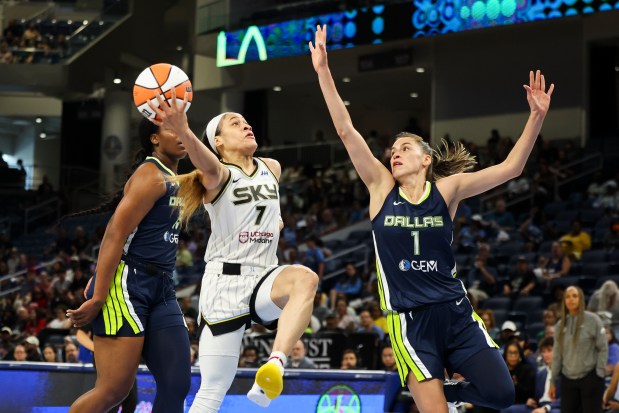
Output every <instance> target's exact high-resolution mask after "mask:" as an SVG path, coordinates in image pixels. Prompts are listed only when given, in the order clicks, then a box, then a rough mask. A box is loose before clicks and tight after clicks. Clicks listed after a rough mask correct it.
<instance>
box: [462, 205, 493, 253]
mask: <svg viewBox="0 0 619 413" xmlns="http://www.w3.org/2000/svg"><path fill="white" fill-rule="evenodd" d="M483 224H484V221H483V218H482V217H481V215H479V214H475V215H473V216H472V217H471V221H470V222H469V223H468V224H465V225H463V226H462V228H461V229H460V233H459V234H457V235H456V239H457V243H458V252H460V253H471V252H473V251H475V249H476V248H477V244H478V243H480V242H486V237H487V233H486V230H485V229H484V228H483Z"/></svg>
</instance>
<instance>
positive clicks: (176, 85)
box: [133, 63, 193, 119]
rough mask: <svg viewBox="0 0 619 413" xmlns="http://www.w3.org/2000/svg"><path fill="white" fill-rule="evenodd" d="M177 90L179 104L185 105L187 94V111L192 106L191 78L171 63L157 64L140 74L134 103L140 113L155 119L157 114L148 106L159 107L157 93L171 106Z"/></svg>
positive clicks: (135, 87) (134, 86)
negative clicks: (184, 99)
mask: <svg viewBox="0 0 619 413" xmlns="http://www.w3.org/2000/svg"><path fill="white" fill-rule="evenodd" d="M173 89H174V90H176V98H177V104H178V105H181V104H182V103H183V98H184V97H185V93H188V94H189V95H188V96H187V106H185V111H187V109H189V106H191V99H192V97H193V92H192V89H191V82H190V81H189V77H188V76H187V75H186V74H185V72H183V71H182V70H181V69H180V68H178V67H177V66H174V65H171V64H169V63H157V64H154V65H152V66H149V67H147V68H146V69H144V70H143V71H142V73H140V75H139V76H138V78H137V79H136V80H135V84H134V85H133V103H135V106H136V107H137V108H138V110H139V111H140V113H141V114H142V115H144V116H146V117H147V118H151V119H152V118H154V117H155V113H154V112H153V110H152V109H151V108H150V107H149V106H148V102H149V101H150V102H151V103H152V105H153V106H155V107H159V102H158V101H157V97H156V96H155V92H159V93H160V94H161V96H162V97H163V98H164V99H165V101H166V102H167V103H168V105H169V104H170V101H171V98H172V90H173Z"/></svg>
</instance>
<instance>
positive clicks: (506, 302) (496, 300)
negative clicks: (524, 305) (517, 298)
mask: <svg viewBox="0 0 619 413" xmlns="http://www.w3.org/2000/svg"><path fill="white" fill-rule="evenodd" d="M482 307H483V308H489V309H490V310H497V309H502V310H506V311H507V310H510V309H511V307H512V299H511V298H510V297H490V298H488V299H487V300H484V302H483V306H482Z"/></svg>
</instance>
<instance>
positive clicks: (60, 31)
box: [0, 19, 82, 63]
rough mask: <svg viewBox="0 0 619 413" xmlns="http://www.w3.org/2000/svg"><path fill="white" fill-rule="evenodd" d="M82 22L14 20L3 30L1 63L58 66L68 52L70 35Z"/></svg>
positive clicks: (0, 40)
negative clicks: (53, 64) (56, 64)
mask: <svg viewBox="0 0 619 413" xmlns="http://www.w3.org/2000/svg"><path fill="white" fill-rule="evenodd" d="M81 25H82V22H79V23H78V22H72V21H60V22H57V21H56V20H45V21H29V22H26V21H23V20H19V19H15V20H12V21H10V22H9V24H8V25H7V26H6V27H5V28H4V30H3V31H2V38H1V39H0V63H58V62H59V61H60V60H62V58H64V57H65V56H67V55H68V53H69V42H68V40H67V38H68V36H70V35H71V33H73V32H74V31H75V30H76V29H77V27H79V26H81Z"/></svg>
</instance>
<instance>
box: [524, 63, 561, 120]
mask: <svg viewBox="0 0 619 413" xmlns="http://www.w3.org/2000/svg"><path fill="white" fill-rule="evenodd" d="M523 86H524V88H525V89H526V91H527V101H528V102H529V107H530V108H531V113H536V114H539V115H541V116H542V117H543V116H546V113H548V109H549V108H550V96H552V92H553V90H555V84H554V83H553V84H551V85H550V87H549V88H548V92H546V79H545V78H544V75H543V74H542V73H541V72H540V71H539V70H537V71H536V72H535V73H533V71H530V72H529V84H528V85H523Z"/></svg>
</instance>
